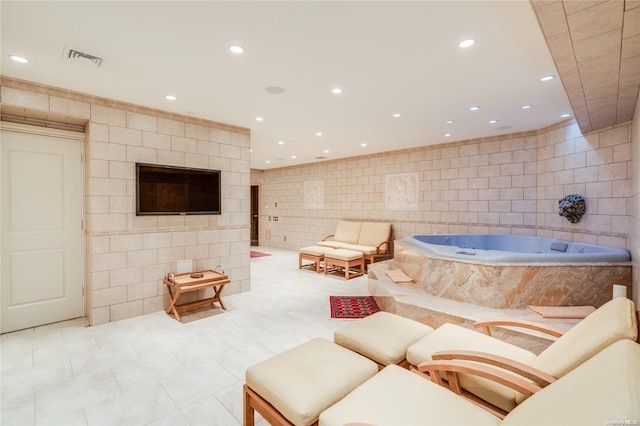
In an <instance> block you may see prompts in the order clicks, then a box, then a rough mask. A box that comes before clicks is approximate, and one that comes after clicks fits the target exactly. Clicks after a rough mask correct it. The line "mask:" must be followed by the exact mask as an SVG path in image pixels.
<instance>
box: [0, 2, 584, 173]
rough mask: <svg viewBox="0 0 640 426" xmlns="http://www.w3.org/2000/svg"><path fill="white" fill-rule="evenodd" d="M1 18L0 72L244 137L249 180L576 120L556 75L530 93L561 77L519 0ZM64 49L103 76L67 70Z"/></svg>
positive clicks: (7, 7)
mask: <svg viewBox="0 0 640 426" xmlns="http://www.w3.org/2000/svg"><path fill="white" fill-rule="evenodd" d="M0 8H1V9H0V12H1V20H2V21H1V24H2V27H1V37H2V38H1V46H0V47H1V51H2V55H1V59H0V72H1V73H2V74H3V75H5V76H9V77H14V78H19V79H24V80H29V81H34V82H37V83H42V84H46V85H51V86H56V87H60V88H65V89H69V90H74V91H78V92H84V93H88V94H92V95H97V96H101V97H106V98H110V99H115V100H119V101H125V102H130V103H134V104H138V105H143V106H147V107H151V108H157V109H161V110H165V111H169V112H173V113H179V114H185V115H191V116H195V117H198V118H205V119H210V120H214V121H218V122H222V123H226V124H232V125H237V126H242V127H247V128H250V129H251V145H252V157H251V167H252V168H256V169H270V168H276V167H284V166H290V165H294V164H303V163H309V162H314V161H320V160H317V159H316V157H326V158H327V159H337V158H344V157H350V156H356V155H363V154H371V153H376V152H382V151H391V150H396V149H403V148H410V147H416V146H424V145H429V144H439V143H444V142H453V141H459V140H464V139H471V138H478V137H490V136H495V135H500V134H506V133H513V132H520V131H527V130H534V129H538V128H541V127H544V126H547V125H550V124H552V123H556V122H559V121H561V120H562V119H561V118H560V115H561V114H562V113H567V112H571V107H570V104H569V101H568V99H567V96H566V94H565V91H564V89H563V86H562V83H561V81H560V79H559V78H556V79H554V80H552V81H550V82H546V83H542V82H540V81H539V78H540V77H542V76H544V75H547V74H554V75H557V71H556V68H555V66H554V62H553V60H552V58H551V55H550V53H549V50H548V48H547V45H546V42H545V39H544V37H543V34H542V32H541V30H540V27H539V25H538V21H537V19H536V15H535V13H534V11H533V8H532V6H531V4H530V3H529V1H528V0H517V1H424V2H399V1H391V2H373V1H372V2H369V1H357V2H329V1H319V2H270V1H260V2H240V1H232V2H211V1H209V2H204V1H202V2H182V1H180V2H179V1H173V2H155V1H143V2H119V1H118V2H116V1H112V2H92V1H85V2H58V1H46V2H26V1H18V2H13V1H6V0H3V1H2V2H1V3H0ZM469 37H473V38H475V39H476V40H477V43H476V44H475V45H474V46H473V47H471V48H469V49H461V48H459V47H458V46H457V44H458V42H459V41H461V40H463V39H465V38H469ZM232 43H239V44H242V45H243V46H244V47H245V48H246V51H245V53H244V54H242V55H234V54H231V53H230V52H229V51H228V46H229V45H230V44H232ZM65 46H71V47H74V48H76V49H80V50H84V51H86V52H88V53H91V54H94V55H98V56H101V57H103V58H104V63H103V65H102V66H101V67H100V68H93V67H90V66H87V65H83V64H79V63H73V62H69V61H64V60H63V59H62V53H63V50H64V48H65ZM10 54H15V55H21V56H24V57H26V58H28V59H29V61H30V62H29V63H28V64H19V63H16V62H14V61H11V60H10V59H9V58H8V55H10ZM268 86H280V87H282V88H284V89H285V92H284V93H283V94H280V95H273V94H269V93H267V92H266V90H265V89H266V88H267V87H268ZM337 86H338V87H341V88H343V89H344V92H343V93H342V94H341V95H334V94H332V93H331V89H332V88H333V87H337ZM166 94H173V95H175V96H177V100H175V101H173V102H171V101H167V100H165V99H164V96H165V95H166ZM525 104H532V105H533V108H531V109H529V110H522V109H521V108H520V107H521V106H522V105H525ZM473 105H479V106H480V107H481V109H480V110H479V111H476V112H471V111H469V107H471V106H473ZM394 113H400V114H401V117H400V118H393V117H392V115H393V114H394ZM256 116H263V117H264V121H263V122H257V121H256V120H255V118H256ZM490 119H497V120H499V121H498V123H496V124H489V123H488V121H489V120H490ZM446 120H454V123H453V124H445V121H446ZM317 131H321V132H322V133H323V134H322V136H316V135H315V133H316V132H317ZM445 133H451V136H450V137H445V136H444V134H445ZM279 141H283V142H284V144H282V145H280V144H278V142H279ZM362 143H366V144H367V146H366V147H362V146H361V144H362ZM324 150H328V151H329V152H328V153H325V152H324ZM293 155H295V156H296V158H295V159H293V158H291V157H292V156H293ZM267 161H270V162H269V163H267Z"/></svg>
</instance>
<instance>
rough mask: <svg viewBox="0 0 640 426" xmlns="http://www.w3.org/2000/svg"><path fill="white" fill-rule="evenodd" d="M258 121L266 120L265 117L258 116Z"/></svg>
mask: <svg viewBox="0 0 640 426" xmlns="http://www.w3.org/2000/svg"><path fill="white" fill-rule="evenodd" d="M256 121H264V117H260V116H257V117H256Z"/></svg>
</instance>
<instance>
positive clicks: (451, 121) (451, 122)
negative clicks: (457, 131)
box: [445, 120, 453, 124]
mask: <svg viewBox="0 0 640 426" xmlns="http://www.w3.org/2000/svg"><path fill="white" fill-rule="evenodd" d="M445 124H453V120H447V121H445Z"/></svg>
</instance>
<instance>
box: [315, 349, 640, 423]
mask: <svg viewBox="0 0 640 426" xmlns="http://www.w3.org/2000/svg"><path fill="white" fill-rule="evenodd" d="M419 368H420V370H421V371H423V372H429V371H430V372H432V373H433V374H432V375H433V376H437V374H435V371H439V370H441V369H444V370H449V371H450V370H458V371H466V372H468V373H474V374H483V375H485V376H487V377H494V378H496V379H497V380H500V381H502V382H503V383H510V382H509V380H510V378H509V377H508V375H502V374H501V371H500V370H498V369H493V368H489V367H487V366H482V367H478V365H476V364H474V363H470V362H467V361H455V363H453V364H451V365H450V366H449V367H447V366H445V365H437V364H434V363H433V362H428V363H425V364H423V365H421V366H420V367H419ZM454 374H455V373H451V375H452V376H453V375H454ZM515 382H516V381H514V383H515ZM514 386H515V387H517V388H518V389H519V390H521V391H524V392H528V390H527V389H526V385H521V384H517V385H514ZM532 390H533V391H534V394H533V395H532V396H531V397H529V398H528V399H526V400H525V401H524V402H523V403H522V404H520V405H519V406H518V407H517V408H516V409H514V410H513V411H512V412H510V413H509V414H507V416H506V417H505V418H504V419H501V418H500V417H498V416H495V415H492V414H490V413H489V412H488V411H486V410H485V409H483V408H481V407H479V406H478V405H476V404H474V403H472V402H470V401H468V400H467V399H465V398H462V397H460V396H459V395H456V393H454V392H451V391H450V390H448V389H446V388H444V387H442V386H439V385H437V384H435V383H433V382H431V381H429V380H427V379H425V378H423V377H420V376H418V375H417V374H414V373H412V372H410V371H408V370H405V369H403V368H401V367H398V366H396V365H391V366H388V367H386V368H385V369H384V370H382V371H381V372H380V373H378V374H376V375H375V376H373V377H372V378H371V379H369V380H368V381H366V382H364V383H363V384H362V385H360V386H358V387H357V388H356V389H355V390H354V391H352V392H351V393H349V394H348V395H347V396H346V397H344V398H342V399H341V400H340V401H339V402H337V403H336V404H334V405H332V406H331V407H329V408H327V409H326V410H324V411H323V412H322V413H321V414H320V417H319V422H318V424H319V425H320V426H343V425H347V424H360V425H364V424H366V425H376V426H386V425H390V426H391V425H393V426H396V425H403V426H413V425H416V426H458V425H474V426H498V425H500V426H516V425H517V426H523V425H530V426H538V425H539V426H549V425H607V424H625V423H624V422H625V421H627V422H628V423H626V424H637V422H639V421H640V345H638V344H637V343H635V342H633V341H631V340H620V341H618V342H616V343H614V344H612V345H611V346H609V347H607V348H605V349H603V350H602V351H601V352H599V353H598V354H596V355H594V356H593V357H592V358H591V359H589V360H587V361H585V362H584V363H583V364H582V365H580V366H579V367H577V368H575V369H574V370H572V371H570V372H569V373H567V374H566V375H565V376H563V377H562V378H560V379H558V380H557V381H555V382H554V383H551V384H550V385H549V386H547V387H545V388H542V389H539V390H536V389H532ZM614 422H618V423H614Z"/></svg>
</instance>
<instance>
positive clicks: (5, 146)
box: [0, 123, 84, 333]
mask: <svg viewBox="0 0 640 426" xmlns="http://www.w3.org/2000/svg"><path fill="white" fill-rule="evenodd" d="M82 138H83V135H82V134H78V135H77V136H76V135H75V134H72V132H49V131H47V130H46V129H38V128H34V129H32V128H30V127H28V126H16V125H7V124H4V123H3V124H2V128H1V134H0V148H1V149H0V158H1V162H0V172H1V173H0V181H1V182H0V188H1V192H2V194H1V203H2V208H1V210H0V215H1V216H2V220H1V222H2V239H1V240H0V246H1V247H0V252H1V257H2V262H1V265H2V266H1V272H0V276H1V279H2V283H1V287H2V292H1V310H2V317H1V319H2V321H1V326H0V330H1V332H2V333H5V332H8V331H14V330H20V329H23V328H28V327H34V326H38V325H42V324H49V323H52V322H56V321H62V320H67V319H71V318H78V317H81V316H83V313H84V297H83V294H82V290H83V261H82V259H83V257H82V255H83V254H82V196H83V195H82V180H83V172H82V157H81V153H82Z"/></svg>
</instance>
